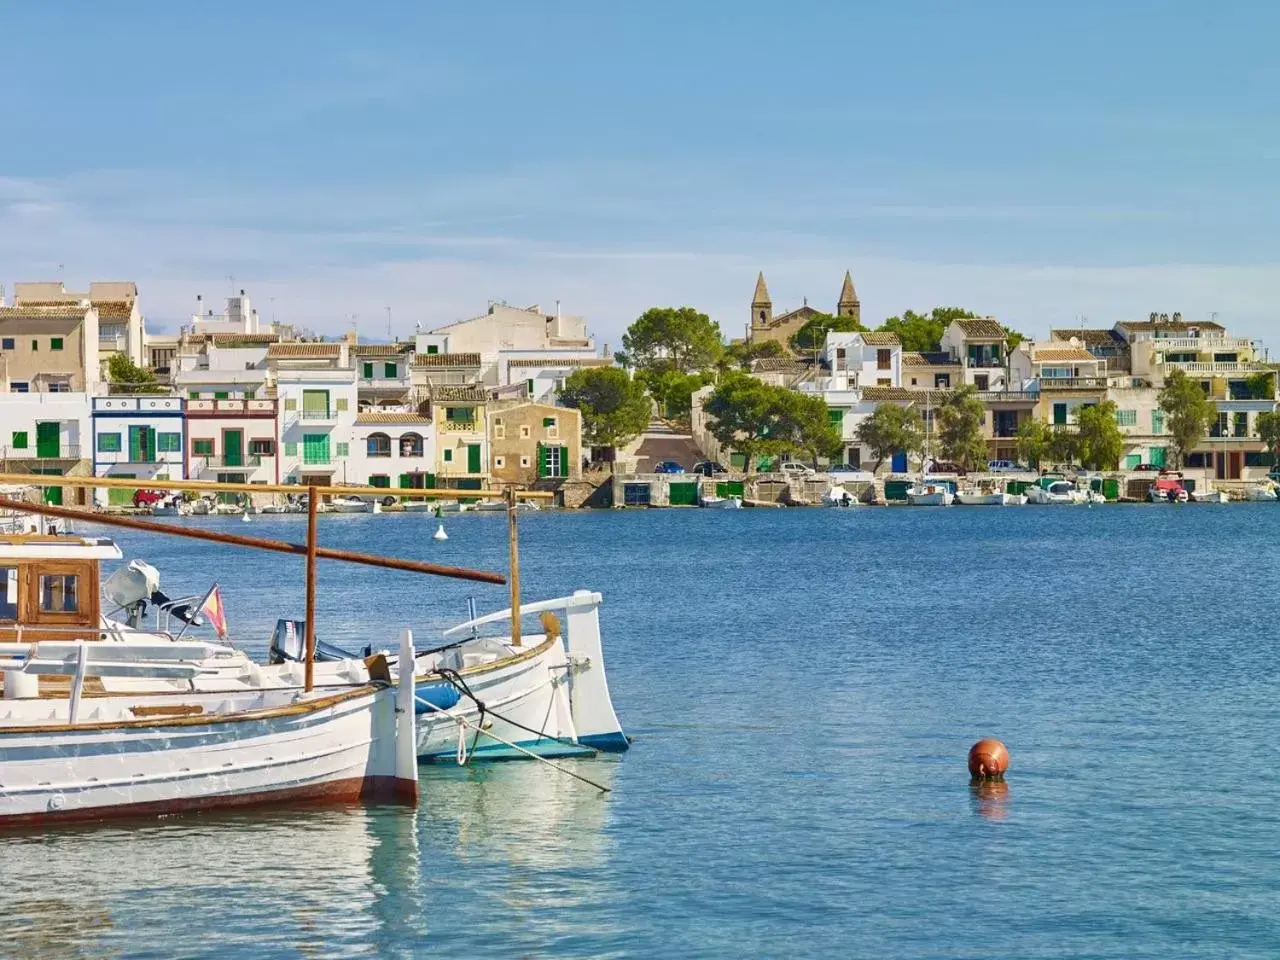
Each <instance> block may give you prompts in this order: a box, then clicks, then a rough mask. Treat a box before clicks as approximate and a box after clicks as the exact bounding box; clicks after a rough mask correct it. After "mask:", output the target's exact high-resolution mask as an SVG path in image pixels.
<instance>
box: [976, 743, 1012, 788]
mask: <svg viewBox="0 0 1280 960" xmlns="http://www.w3.org/2000/svg"><path fill="white" fill-rule="evenodd" d="M1008 769H1009V750H1008V748H1007V747H1005V745H1004V744H1003V743H1001V742H1000V741H999V740H991V739H986V740H979V741H978V742H977V743H975V744H974V745H973V746H972V747H970V748H969V773H970V775H972V776H973V777H974V779H977V780H1002V779H1004V775H1005V771H1006V770H1008Z"/></svg>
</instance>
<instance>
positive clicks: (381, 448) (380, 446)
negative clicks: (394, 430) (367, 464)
mask: <svg viewBox="0 0 1280 960" xmlns="http://www.w3.org/2000/svg"><path fill="white" fill-rule="evenodd" d="M366 443H367V444H368V446H367V447H366V454H367V455H368V456H370V457H389V456H391V438H390V437H389V436H387V435H386V434H385V433H371V434H369V439H368V440H367V441H366Z"/></svg>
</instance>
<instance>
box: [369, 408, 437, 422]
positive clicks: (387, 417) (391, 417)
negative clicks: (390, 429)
mask: <svg viewBox="0 0 1280 960" xmlns="http://www.w3.org/2000/svg"><path fill="white" fill-rule="evenodd" d="M430 422H431V420H430V418H428V417H424V416H422V414H420V413H410V412H408V411H402V412H396V411H386V410H377V411H374V410H369V411H366V412H365V413H357V414H356V423H430Z"/></svg>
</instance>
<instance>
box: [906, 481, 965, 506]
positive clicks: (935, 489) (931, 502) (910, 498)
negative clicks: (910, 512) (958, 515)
mask: <svg viewBox="0 0 1280 960" xmlns="http://www.w3.org/2000/svg"><path fill="white" fill-rule="evenodd" d="M954 499H955V495H954V494H953V493H952V492H951V491H950V490H948V489H947V487H946V486H944V485H943V484H941V483H917V484H916V485H915V486H913V487H909V488H908V489H907V503H909V504H911V506H913V507H949V506H951V503H952V501H953V500H954Z"/></svg>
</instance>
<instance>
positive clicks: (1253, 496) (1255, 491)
mask: <svg viewBox="0 0 1280 960" xmlns="http://www.w3.org/2000/svg"><path fill="white" fill-rule="evenodd" d="M1276 490H1277V487H1276V484H1275V482H1274V481H1272V480H1263V481H1262V482H1261V483H1258V484H1255V485H1254V486H1252V487H1250V488H1249V493H1248V496H1249V499H1250V500H1255V501H1261V502H1271V501H1274V500H1277V499H1280V496H1277V493H1276Z"/></svg>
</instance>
